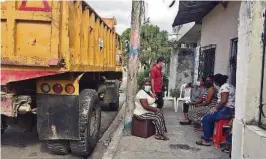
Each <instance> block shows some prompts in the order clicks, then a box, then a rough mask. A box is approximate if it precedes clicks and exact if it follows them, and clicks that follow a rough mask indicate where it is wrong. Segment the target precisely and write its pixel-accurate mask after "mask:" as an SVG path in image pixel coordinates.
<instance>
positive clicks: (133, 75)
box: [123, 0, 144, 135]
mask: <svg viewBox="0 0 266 159" xmlns="http://www.w3.org/2000/svg"><path fill="white" fill-rule="evenodd" d="M143 3H144V2H143V1H142V0H138V1H137V0H132V11H131V36H130V46H129V47H130V51H129V56H128V58H129V59H128V65H127V67H128V73H127V89H126V90H127V91H126V109H125V118H124V131H123V134H124V135H131V123H132V116H133V111H134V108H135V96H136V91H137V74H138V66H139V55H138V53H139V49H140V25H141V20H142V11H143V10H142V9H143V8H142V7H143Z"/></svg>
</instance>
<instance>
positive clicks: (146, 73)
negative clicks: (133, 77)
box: [138, 69, 150, 89]
mask: <svg viewBox="0 0 266 159" xmlns="http://www.w3.org/2000/svg"><path fill="white" fill-rule="evenodd" d="M149 76H150V70H148V69H146V70H145V71H144V72H139V73H138V89H141V87H142V82H143V80H144V79H147V78H149Z"/></svg>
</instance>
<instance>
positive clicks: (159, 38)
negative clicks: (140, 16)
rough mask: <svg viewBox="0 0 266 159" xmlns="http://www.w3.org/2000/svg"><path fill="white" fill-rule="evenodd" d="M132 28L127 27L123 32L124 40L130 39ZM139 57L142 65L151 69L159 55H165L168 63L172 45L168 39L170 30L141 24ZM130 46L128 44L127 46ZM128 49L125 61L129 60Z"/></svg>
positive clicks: (125, 52) (125, 53)
mask: <svg viewBox="0 0 266 159" xmlns="http://www.w3.org/2000/svg"><path fill="white" fill-rule="evenodd" d="M130 31H131V29H130V28H128V29H126V30H125V31H124V32H123V34H122V36H121V37H122V40H123V42H125V41H127V40H128V41H129V40H130ZM140 38H141V42H140V54H139V59H140V62H141V64H142V65H144V66H146V68H147V69H150V67H151V66H152V64H154V63H155V61H156V59H157V58H158V57H159V56H164V57H165V59H166V63H169V61H170V55H171V47H170V42H169V41H168V32H167V31H165V30H160V28H159V27H158V26H154V25H151V24H146V25H143V26H141V33H140ZM127 47H128V46H127ZM128 50H129V49H126V50H125V51H124V61H125V64H126V62H127V56H128Z"/></svg>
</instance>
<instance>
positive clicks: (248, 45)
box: [232, 1, 266, 159]
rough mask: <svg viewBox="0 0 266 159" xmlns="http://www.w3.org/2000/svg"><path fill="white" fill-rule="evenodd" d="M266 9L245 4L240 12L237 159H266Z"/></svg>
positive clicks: (260, 4)
mask: <svg viewBox="0 0 266 159" xmlns="http://www.w3.org/2000/svg"><path fill="white" fill-rule="evenodd" d="M265 9H266V2H265V1H256V2H251V1H244V2H241V7H240V11H239V28H238V38H239V40H238V52H239V53H238V57H237V79H236V80H237V83H236V110H235V120H234V123H233V144H232V146H233V147H232V148H233V149H232V158H233V159H244V158H245V159H265V158H266V151H265V146H266V131H265V130H263V129H261V128H259V127H258V126H257V123H258V117H259V98H260V88H261V86H260V80H261V67H262V62H261V59H262V53H263V44H262V39H261V35H262V33H263V32H264V30H263V27H264V25H263V24H264V17H263V13H264V12H265ZM264 78H265V77H264ZM264 98H265V93H264Z"/></svg>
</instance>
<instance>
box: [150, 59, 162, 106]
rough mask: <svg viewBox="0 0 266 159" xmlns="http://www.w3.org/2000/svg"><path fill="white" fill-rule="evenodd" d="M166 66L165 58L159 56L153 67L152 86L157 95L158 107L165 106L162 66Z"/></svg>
mask: <svg viewBox="0 0 266 159" xmlns="http://www.w3.org/2000/svg"><path fill="white" fill-rule="evenodd" d="M164 66H165V59H164V58H163V57H159V58H158V59H157V63H156V64H155V65H154V66H153V67H152V69H151V87H152V92H153V94H154V95H155V96H156V99H157V105H158V108H160V109H161V108H162V107H163V80H162V78H163V76H162V68H163V67H164Z"/></svg>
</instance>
